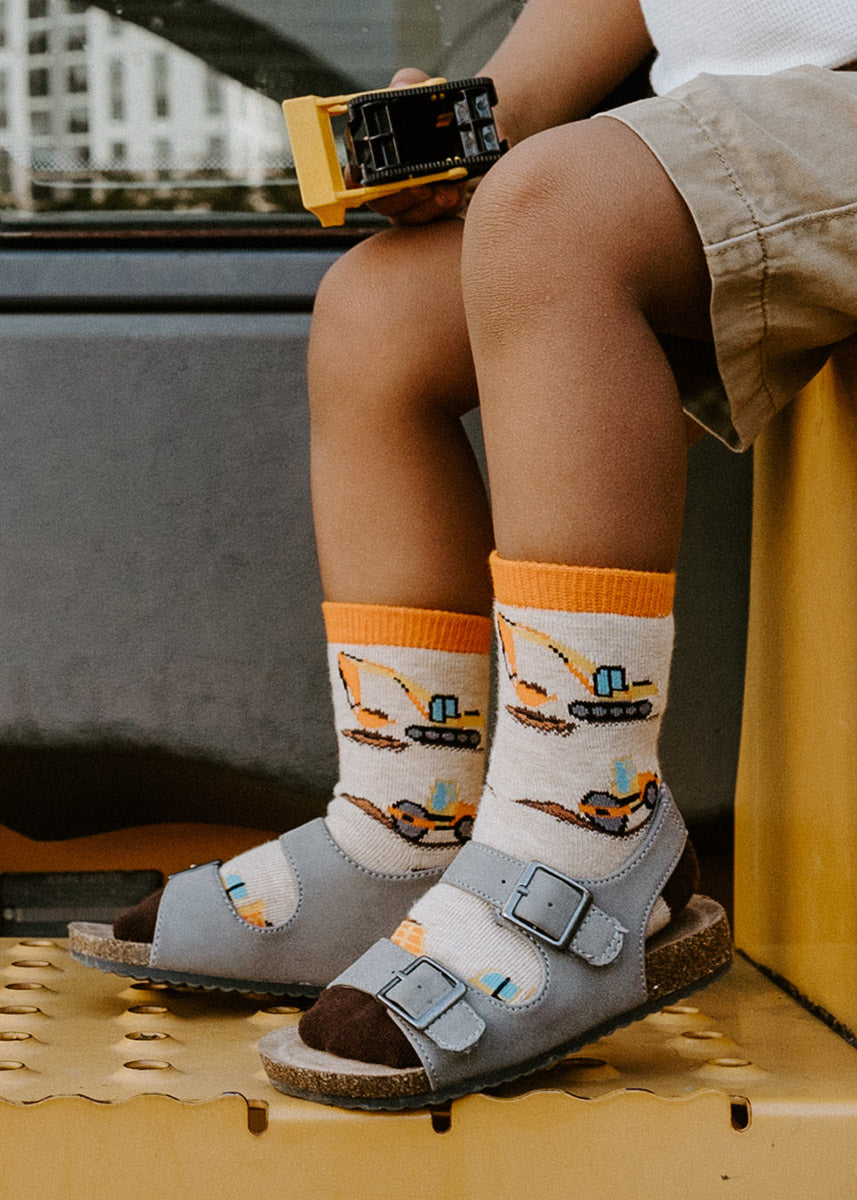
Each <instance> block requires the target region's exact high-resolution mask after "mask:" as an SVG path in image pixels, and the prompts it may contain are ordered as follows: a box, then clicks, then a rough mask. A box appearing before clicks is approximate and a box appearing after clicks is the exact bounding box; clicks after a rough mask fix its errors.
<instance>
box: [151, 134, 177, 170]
mask: <svg viewBox="0 0 857 1200" xmlns="http://www.w3.org/2000/svg"><path fill="white" fill-rule="evenodd" d="M173 165H174V163H173V144H172V142H171V141H170V139H169V138H155V169H156V170H158V171H170V170H172V168H173Z"/></svg>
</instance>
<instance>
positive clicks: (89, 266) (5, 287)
mask: <svg viewBox="0 0 857 1200" xmlns="http://www.w3.org/2000/svg"><path fill="white" fill-rule="evenodd" d="M336 257H337V252H336V251H334V250H282V251H276V250H217V251H211V250H153V251H152V250H145V251H143V250H54V251H50V252H44V251H41V252H39V251H33V250H8V249H3V250H0V306H2V307H4V308H7V309H14V308H16V307H18V308H21V307H25V308H30V307H33V306H38V307H42V306H44V307H51V308H63V307H66V306H71V305H77V306H78V307H79V306H81V305H82V306H86V304H87V303H93V302H97V303H98V304H99V305H102V304H104V303H105V302H106V303H110V302H113V303H114V304H117V305H120V304H121V306H122V307H123V308H128V307H130V306H132V305H134V304H145V305H150V304H151V303H153V302H155V303H157V304H159V305H160V306H162V307H164V308H169V307H170V306H171V305H173V304H176V303H179V304H181V306H182V307H186V306H187V304H188V303H194V302H197V303H204V304H205V305H206V307H211V306H212V305H213V304H219V305H222V306H224V307H229V306H231V305H236V304H237V305H239V306H241V307H243V306H246V305H247V304H249V303H254V302H255V303H256V304H259V303H267V304H271V303H278V304H280V305H286V306H288V307H290V308H296V307H303V308H306V309H309V308H311V306H312V301H313V298H314V296H315V293H316V289H317V288H318V285H319V282H320V281H321V278H322V276H323V274H324V273H325V271H326V270H327V269H328V267H329V266H330V264H331V263H332V262H333V261H334V259H335V258H336Z"/></svg>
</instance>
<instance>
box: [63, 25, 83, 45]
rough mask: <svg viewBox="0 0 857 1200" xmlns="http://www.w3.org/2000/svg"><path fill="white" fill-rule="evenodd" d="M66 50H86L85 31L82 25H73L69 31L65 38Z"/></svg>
mask: <svg viewBox="0 0 857 1200" xmlns="http://www.w3.org/2000/svg"><path fill="white" fill-rule="evenodd" d="M65 48H66V50H72V51H74V50H85V49H86V30H85V29H84V27H83V26H82V25H74V26H73V27H72V28H71V29H69V31H68V33H67V34H66V38H65Z"/></svg>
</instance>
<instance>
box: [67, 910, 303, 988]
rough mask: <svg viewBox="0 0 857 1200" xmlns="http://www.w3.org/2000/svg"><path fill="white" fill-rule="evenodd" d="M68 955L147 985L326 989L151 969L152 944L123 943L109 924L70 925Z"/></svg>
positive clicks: (89, 965)
mask: <svg viewBox="0 0 857 1200" xmlns="http://www.w3.org/2000/svg"><path fill="white" fill-rule="evenodd" d="M68 935H69V953H70V954H71V956H72V958H73V959H75V960H76V961H77V962H79V963H82V964H83V965H84V966H85V967H95V968H96V969H97V970H99V971H109V972H111V973H112V974H113V975H126V976H130V977H131V978H132V979H137V980H140V981H141V982H146V983H175V984H180V985H183V986H187V987H197V988H203V989H205V990H208V991H219V992H241V993H253V994H256V995H264V996H294V997H302V996H306V997H309V998H314V997H316V996H319V995H320V994H321V992H322V991H323V990H324V989H323V988H321V987H316V986H313V985H312V984H279V983H272V982H271V980H255V981H254V980H249V979H248V980H245V979H228V978H225V977H221V976H217V975H198V974H195V973H193V972H190V971H175V970H166V969H165V968H163V967H151V966H149V959H150V956H151V953H152V947H151V944H150V943H149V942H123V941H120V940H119V939H118V938H115V937H114V936H113V928H112V926H110V925H97V924H95V923H93V922H88V921H77V922H75V923H74V924H72V925H69V929H68Z"/></svg>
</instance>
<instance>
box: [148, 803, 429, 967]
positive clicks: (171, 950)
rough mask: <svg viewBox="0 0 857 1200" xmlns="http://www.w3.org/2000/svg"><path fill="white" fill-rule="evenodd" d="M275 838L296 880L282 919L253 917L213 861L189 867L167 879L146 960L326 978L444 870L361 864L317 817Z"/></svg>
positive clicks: (155, 964)
mask: <svg viewBox="0 0 857 1200" xmlns="http://www.w3.org/2000/svg"><path fill="white" fill-rule="evenodd" d="M279 841H280V846H281V848H282V851H283V855H284V856H285V858H286V859H287V860H288V862H289V863H290V864H291V866H292V868H293V869H294V872H295V875H296V877H297V881H298V888H299V900H298V907H297V910H296V912H295V913H294V914H293V916H292V917H291V918H290V919H289V920H288V921H286V922H284V923H283V924H282V925H275V926H269V927H264V928H263V927H260V926H258V925H251V924H250V923H249V922H248V921H245V920H243V918H242V917H240V916H239V914H238V913H237V912H236V910H235V908H234V906H233V904H232V901H231V900H230V899H229V896H228V895H227V894H226V892H225V890H224V888H223V885H222V883H221V881H220V873H219V870H218V867H219V864H218V863H217V862H211V863H205V864H204V865H203V866H199V867H192V868H191V869H190V870H188V871H181V872H180V873H179V874H177V875H173V876H171V877H170V879H169V882H168V883H167V886H166V889H165V891H164V895H163V897H162V898H161V903H160V907H159V909H158V921H157V925H156V928H155V936H154V940H153V942H152V951H151V954H150V957H149V965H150V966H152V967H158V968H159V969H162V970H172V971H182V972H185V973H188V974H193V975H199V976H214V977H224V976H225V977H229V978H235V979H242V980H253V981H256V982H270V983H292V984H308V985H312V986H319V987H324V985H325V984H326V983H328V982H329V981H330V980H331V979H332V978H333V977H334V975H336V973H337V972H338V971H341V970H342V968H343V967H344V966H346V965H347V964H348V963H349V962H351V961H352V959H353V958H354V947H355V945H364V946H365V945H366V942H367V940H368V939H369V937H372V936H375V937H382V936H383V935H384V934H385V933H387V931H388V930H389V928H390V925H391V924H392V922H393V921H394V920H395V918H396V916H397V915H398V914H399V913H401V912H406V911H407V909H408V907H409V906H410V905H411V904H412V903H414V902H415V901H416V900H417V898H418V897H419V896H421V895H422V893H423V892H424V891H426V889H427V888H429V887H430V886H431V884H432V883H434V881H435V880H436V879H438V878H439V877H440V874H441V872H440V870H434V871H421V872H419V874H418V875H416V876H414V875H413V874H408V875H382V874H381V873H379V872H377V871H370V870H369V869H368V868H365V867H361V866H359V864H357V863H356V862H354V860H353V859H351V858H349V857H348V856H347V855H346V854H344V853H343V852H342V851H341V850H340V849H339V847H338V846H337V845H336V843H335V842H334V841H333V840H332V839H331V837H330V834H329V833H328V830H327V825H326V824H325V821H324V819H323V818H321V817H319V818H318V819H316V820H314V821H310V822H309V823H308V824H306V825H302V826H300V827H299V828H298V829H293V830H290V831H289V832H288V833H285V834H283V836H282V837H281V838H280V839H279ZM284 865H285V864H284ZM367 932H368V936H367Z"/></svg>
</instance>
